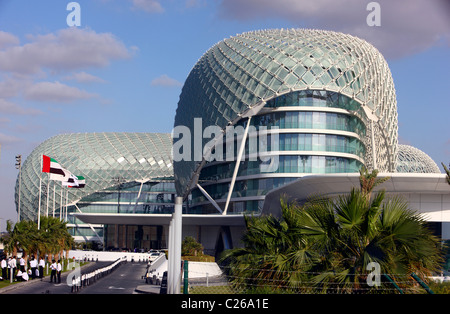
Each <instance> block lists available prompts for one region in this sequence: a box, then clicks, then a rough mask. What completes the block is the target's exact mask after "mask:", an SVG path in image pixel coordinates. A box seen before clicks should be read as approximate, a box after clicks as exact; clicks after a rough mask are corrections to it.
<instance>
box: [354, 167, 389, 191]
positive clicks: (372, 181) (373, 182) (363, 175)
mask: <svg viewBox="0 0 450 314" xmlns="http://www.w3.org/2000/svg"><path fill="white" fill-rule="evenodd" d="M389 179H390V177H385V178H378V170H376V169H374V170H372V172H370V173H369V171H368V170H367V168H366V167H364V166H362V167H361V169H360V170H359V184H360V187H361V192H362V193H364V194H367V195H368V196H370V194H371V193H372V191H373V189H374V188H375V187H376V186H377V185H380V184H381V183H383V182H385V181H387V180H389Z"/></svg>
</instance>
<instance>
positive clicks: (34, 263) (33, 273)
mask: <svg viewBox="0 0 450 314" xmlns="http://www.w3.org/2000/svg"><path fill="white" fill-rule="evenodd" d="M30 268H31V279H34V278H36V270H37V261H36V259H35V258H34V256H31V261H30Z"/></svg>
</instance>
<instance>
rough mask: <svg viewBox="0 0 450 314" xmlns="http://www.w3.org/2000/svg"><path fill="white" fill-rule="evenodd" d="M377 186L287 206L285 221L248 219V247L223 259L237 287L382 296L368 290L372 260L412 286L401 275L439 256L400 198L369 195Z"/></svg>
mask: <svg viewBox="0 0 450 314" xmlns="http://www.w3.org/2000/svg"><path fill="white" fill-rule="evenodd" d="M372 182H375V183H376V182H379V181H377V180H376V178H375V180H372ZM373 186H374V185H372V188H373ZM372 188H370V186H369V187H368V188H366V189H361V190H359V189H353V190H352V191H351V192H350V193H349V194H347V195H342V196H340V197H337V198H335V199H332V198H327V197H315V198H311V199H310V200H308V201H307V202H306V203H305V204H304V205H302V206H300V205H297V204H295V203H292V204H287V203H286V202H283V201H282V217H281V219H277V218H274V217H272V216H268V217H260V218H246V223H247V232H246V233H245V235H244V238H243V242H244V244H245V246H244V247H243V248H241V249H234V250H231V251H227V252H226V254H225V255H224V259H223V262H226V263H227V264H228V265H229V266H230V267H229V268H227V269H229V275H230V276H232V277H231V278H234V279H233V283H235V284H236V285H238V286H239V287H240V288H242V287H244V288H246V289H249V288H251V287H253V286H255V285H256V286H262V285H265V286H266V287H267V286H272V287H284V288H295V289H296V290H295V291H303V292H334V293H336V292H337V293H355V292H359V293H361V292H369V291H380V290H374V288H375V287H374V288H372V287H369V286H368V285H367V276H368V274H369V271H368V270H366V266H367V265H368V264H369V263H370V262H376V263H378V264H379V265H380V269H381V272H382V273H384V274H395V275H394V276H391V279H392V280H394V281H395V282H397V283H398V285H399V286H401V287H404V288H408V289H409V288H411V285H412V284H411V283H410V284H408V283H404V282H405V280H404V279H405V277H404V276H409V275H410V274H411V273H412V272H414V273H416V274H419V275H421V276H422V277H423V276H426V275H430V274H431V273H432V272H434V271H436V270H438V269H439V267H440V263H441V262H442V252H441V250H440V246H439V241H438V239H437V238H435V237H434V236H433V235H432V234H431V232H430V231H429V230H428V229H427V227H426V221H424V219H423V218H422V217H421V216H420V215H419V214H417V213H415V212H413V211H411V210H410V209H409V208H408V204H407V202H405V201H404V200H403V199H401V198H399V197H392V198H386V195H385V193H384V191H380V192H378V193H376V194H375V195H374V196H373V197H369V194H370V192H371V191H372ZM250 278H251V279H250ZM385 287H386V285H385ZM266 290H267V288H266ZM276 291H280V289H277V290H276ZM381 291H382V290H381Z"/></svg>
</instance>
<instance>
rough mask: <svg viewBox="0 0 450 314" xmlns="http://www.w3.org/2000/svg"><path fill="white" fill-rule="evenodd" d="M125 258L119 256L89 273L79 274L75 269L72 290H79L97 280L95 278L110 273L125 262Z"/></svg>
mask: <svg viewBox="0 0 450 314" xmlns="http://www.w3.org/2000/svg"><path fill="white" fill-rule="evenodd" d="M125 261H126V258H125V257H123V258H119V259H117V260H116V261H115V262H114V263H112V264H110V265H108V266H105V267H102V268H98V269H96V270H94V271H91V272H89V273H83V274H80V272H79V270H78V271H77V270H76V271H75V272H77V274H76V275H75V276H73V277H72V281H71V284H70V286H72V292H77V291H79V290H80V289H81V288H82V287H86V286H89V285H90V284H91V283H94V282H95V281H97V279H100V278H101V277H103V276H105V275H107V274H109V273H111V272H112V271H113V270H114V269H115V268H116V267H118V266H119V265H120V264H121V263H123V262H125Z"/></svg>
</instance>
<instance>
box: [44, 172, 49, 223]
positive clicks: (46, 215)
mask: <svg viewBox="0 0 450 314" xmlns="http://www.w3.org/2000/svg"><path fill="white" fill-rule="evenodd" d="M47 178H48V180H47V205H46V210H45V217H48V195H49V194H50V173H49V174H48V176H47Z"/></svg>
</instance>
